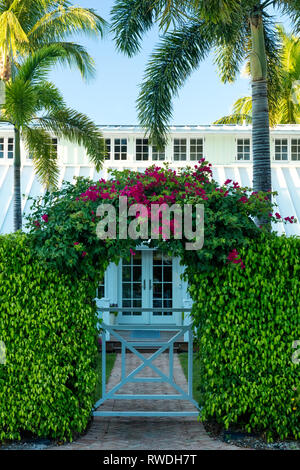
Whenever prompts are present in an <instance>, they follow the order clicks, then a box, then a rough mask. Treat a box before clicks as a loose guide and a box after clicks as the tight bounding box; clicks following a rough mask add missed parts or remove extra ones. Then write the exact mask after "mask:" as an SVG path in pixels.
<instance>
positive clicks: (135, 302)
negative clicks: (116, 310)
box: [122, 252, 142, 316]
mask: <svg viewBox="0 0 300 470" xmlns="http://www.w3.org/2000/svg"><path fill="white" fill-rule="evenodd" d="M122 307H123V308H124V307H126V308H127V307H128V308H129V310H128V311H125V312H123V315H125V316H141V315H142V312H133V311H131V310H130V307H131V308H141V307H142V256H141V252H137V253H136V255H135V256H131V258H130V260H123V262H122Z"/></svg>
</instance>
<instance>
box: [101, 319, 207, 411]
mask: <svg viewBox="0 0 300 470" xmlns="http://www.w3.org/2000/svg"><path fill="white" fill-rule="evenodd" d="M101 327H102V398H101V399H100V400H98V401H97V403H96V404H95V409H96V410H97V408H99V407H100V410H98V411H94V413H93V415H94V416H168V417H170V416H173V417H176V416H198V415H199V408H198V404H197V402H196V401H195V400H194V399H193V331H192V325H184V326H173V325H172V326H171V325H159V326H157V325H106V324H103V323H102V325H101ZM133 330H139V331H148V332H149V331H160V332H167V331H168V332H170V331H171V332H174V334H173V336H172V337H171V338H169V339H168V340H166V341H163V342H158V341H155V342H154V341H153V340H149V341H148V340H146V341H145V340H144V341H142V342H141V341H128V340H126V339H125V338H124V337H123V336H122V334H120V333H121V332H126V331H133ZM107 332H109V333H110V335H111V336H114V337H115V338H116V340H117V341H120V343H121V354H122V356H121V367H122V370H121V381H120V382H119V383H118V384H117V385H115V386H114V387H113V388H112V389H111V390H109V391H107V390H106V388H107V386H106V334H107ZM186 333H187V335H188V389H187V391H184V390H183V389H182V388H181V387H180V386H179V385H178V384H176V383H175V381H174V373H173V372H174V361H173V359H174V343H175V341H178V340H179V338H180V337H182V335H184V334H186ZM145 346H146V347H147V348H151V349H152V350H153V349H154V350H155V349H157V350H156V351H155V352H154V353H152V354H151V356H150V357H148V358H146V357H145V356H144V355H143V354H142V353H141V352H140V351H138V350H137V348H139V347H145ZM126 349H128V350H129V351H131V353H133V354H135V355H136V356H137V357H138V358H139V359H140V360H141V361H142V364H141V365H139V366H138V367H137V368H136V369H135V370H133V371H132V372H130V373H129V375H127V374H126ZM166 351H168V352H169V373H168V375H166V374H165V373H164V372H162V371H161V370H160V369H159V368H158V367H156V366H155V365H154V364H153V361H154V360H155V359H157V358H158V357H159V356H160V355H161V354H163V353H165V352H166ZM145 367H150V368H151V369H152V370H153V371H154V372H155V373H156V374H157V377H136V375H137V374H138V373H140V372H141V371H142V370H143V369H144V368H145ZM140 382H163V383H167V384H169V385H171V386H172V387H173V389H174V391H176V392H177V393H176V394H173V395H168V394H167V395H156V394H155V395H146V394H143V395H134V394H132V395H131V394H130V395H128V394H120V393H117V392H118V391H119V390H120V389H121V388H122V387H123V386H124V385H126V384H128V383H140ZM106 400H187V401H189V402H191V403H192V404H193V405H195V407H196V408H197V410H198V411H173V412H172V411H171V412H170V411H167V412H156V411H153V412H152V411H101V405H102V404H103V403H104V402H105V401H106Z"/></svg>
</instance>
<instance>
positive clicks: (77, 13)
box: [0, 0, 106, 229]
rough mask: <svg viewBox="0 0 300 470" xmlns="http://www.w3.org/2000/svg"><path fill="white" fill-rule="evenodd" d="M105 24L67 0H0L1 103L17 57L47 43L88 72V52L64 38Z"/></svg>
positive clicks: (91, 64)
mask: <svg viewBox="0 0 300 470" xmlns="http://www.w3.org/2000/svg"><path fill="white" fill-rule="evenodd" d="M105 26H106V22H105V21H104V20H103V19H102V18H101V17H100V16H99V15H97V14H96V12H95V11H94V10H92V9H86V8H81V7H78V6H73V5H72V3H71V2H70V1H68V0H0V105H1V104H3V103H4V96H5V84H7V83H9V82H10V81H11V80H14V77H15V75H17V74H18V67H19V66H20V61H21V62H22V60H23V59H24V58H26V57H29V56H30V55H32V54H34V53H35V51H38V50H39V49H40V48H42V47H44V46H47V45H49V44H52V45H59V47H60V51H62V50H63V51H64V54H62V53H61V54H58V56H57V61H61V62H63V63H68V65H69V66H74V65H75V66H76V67H77V68H78V69H79V70H80V72H81V75H82V77H83V78H88V77H90V76H92V75H93V74H94V72H95V69H94V62H93V59H92V58H91V56H90V55H89V54H88V53H87V51H86V50H85V48H84V47H83V46H81V45H79V44H76V43H74V42H71V41H66V38H68V37H69V36H70V35H72V34H74V33H83V34H87V35H91V36H95V37H97V36H99V35H102V34H103V32H104V29H105ZM8 89H9V88H7V89H6V91H7V90H8ZM6 96H7V94H6ZM15 133H16V142H15V154H16V155H15V159H14V173H15V175H14V193H15V215H14V219H15V227H16V228H17V229H18V228H21V202H20V201H21V200H20V161H19V156H18V155H19V151H20V150H19V135H18V132H17V128H16V127H15ZM47 155H48V153H46V155H45V156H47ZM48 163H50V159H48Z"/></svg>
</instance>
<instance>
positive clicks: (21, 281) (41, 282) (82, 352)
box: [0, 234, 97, 440]
mask: <svg viewBox="0 0 300 470" xmlns="http://www.w3.org/2000/svg"><path fill="white" fill-rule="evenodd" d="M28 245H29V243H28V238H27V236H26V235H24V234H15V235H9V236H1V237H0V341H3V342H4V343H5V346H6V356H7V361H6V364H5V365H3V364H0V440H4V439H16V438H20V435H21V434H22V433H24V432H26V433H33V434H34V435H37V436H48V437H52V438H58V439H72V436H74V434H76V433H78V432H82V431H83V430H84V429H85V428H86V426H87V423H88V421H89V419H90V416H91V409H92V405H93V403H92V396H93V393H94V390H95V383H96V373H95V364H94V362H93V361H94V358H95V357H96V352H97V338H96V334H95V332H96V328H97V317H96V310H95V306H94V304H93V302H92V297H93V296H94V294H95V286H94V285H93V283H91V282H90V281H89V280H88V278H85V279H79V280H76V279H74V278H72V277H71V276H70V275H69V276H66V275H65V276H64V275H62V274H61V273H59V272H58V271H55V270H53V268H52V269H51V270H47V269H46V267H45V266H43V265H41V264H40V263H39V262H37V261H36V260H35V259H33V258H32V255H31V254H30V251H29V248H28Z"/></svg>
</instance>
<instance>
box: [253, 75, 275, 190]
mask: <svg viewBox="0 0 300 470" xmlns="http://www.w3.org/2000/svg"><path fill="white" fill-rule="evenodd" d="M252 114H253V116H252V146H253V189H254V191H269V190H270V189H271V185H272V183H271V156H270V127H269V106H268V87H267V82H266V80H258V81H253V82H252Z"/></svg>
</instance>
